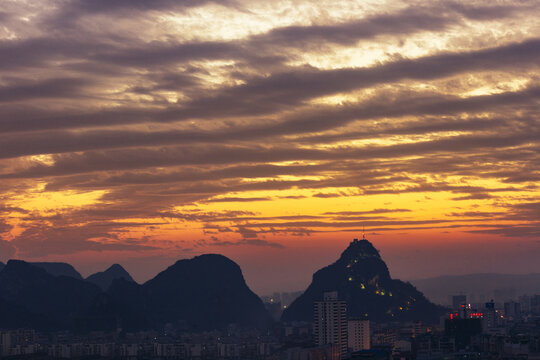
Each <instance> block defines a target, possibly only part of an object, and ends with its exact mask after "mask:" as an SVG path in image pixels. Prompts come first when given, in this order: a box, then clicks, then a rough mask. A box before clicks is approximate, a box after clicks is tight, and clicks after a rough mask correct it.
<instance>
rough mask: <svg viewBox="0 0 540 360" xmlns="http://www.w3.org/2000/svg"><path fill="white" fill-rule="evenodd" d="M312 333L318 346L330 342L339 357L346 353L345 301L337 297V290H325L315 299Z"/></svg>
mask: <svg viewBox="0 0 540 360" xmlns="http://www.w3.org/2000/svg"><path fill="white" fill-rule="evenodd" d="M314 315H315V316H314V325H313V335H314V337H315V343H316V344H317V345H318V346H322V345H327V344H332V345H334V346H335V347H336V348H337V349H339V355H340V357H341V359H343V358H345V357H346V355H347V340H348V339H347V327H348V324H347V303H346V302H345V301H342V300H339V299H338V293H337V291H332V292H325V293H324V294H323V299H322V301H315V311H314Z"/></svg>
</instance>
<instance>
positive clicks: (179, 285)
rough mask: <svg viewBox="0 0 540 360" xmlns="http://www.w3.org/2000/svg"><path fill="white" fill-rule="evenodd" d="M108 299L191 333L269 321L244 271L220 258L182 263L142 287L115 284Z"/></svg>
mask: <svg viewBox="0 0 540 360" xmlns="http://www.w3.org/2000/svg"><path fill="white" fill-rule="evenodd" d="M107 294H108V295H110V296H111V298H112V299H113V300H114V301H117V302H119V303H124V304H126V306H127V308H128V309H129V311H132V312H134V313H138V314H146V319H140V320H141V321H143V320H144V321H149V322H150V323H151V324H153V326H154V327H161V326H163V325H165V324H168V323H169V324H172V325H173V326H176V327H179V328H185V329H190V330H209V329H220V328H224V327H226V326H227V325H229V324H231V323H235V324H238V325H240V326H245V327H266V326H268V325H270V323H271V318H270V315H269V314H268V312H267V311H266V309H265V307H264V305H263V303H262V301H261V300H260V299H259V297H258V296H257V295H255V294H254V293H253V292H252V291H251V290H250V289H249V288H248V286H247V285H246V282H245V280H244V277H243V276H242V271H241V270H240V267H239V266H238V265H237V264H236V263H234V262H233V261H232V260H230V259H228V258H226V257H225V256H222V255H213V254H208V255H201V256H197V257H195V258H193V259H188V260H179V261H177V262H176V263H175V264H174V265H172V266H170V267H169V268H167V269H166V270H164V271H162V272H161V273H159V274H158V275H157V276H156V277H155V278H153V279H151V280H149V281H147V282H146V283H145V284H143V285H137V284H135V283H130V282H128V281H125V280H123V279H122V280H115V281H114V282H113V284H112V285H111V287H110V288H109V290H108V291H107Z"/></svg>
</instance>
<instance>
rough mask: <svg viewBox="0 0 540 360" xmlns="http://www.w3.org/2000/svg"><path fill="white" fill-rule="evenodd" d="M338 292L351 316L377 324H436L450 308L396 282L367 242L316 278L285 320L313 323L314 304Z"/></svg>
mask: <svg viewBox="0 0 540 360" xmlns="http://www.w3.org/2000/svg"><path fill="white" fill-rule="evenodd" d="M327 291H337V292H338V296H339V298H340V299H341V300H345V301H347V313H348V314H347V315H348V316H349V317H356V318H367V319H370V320H373V321H376V322H384V321H397V320H401V321H412V320H421V321H424V322H430V323H435V322H438V321H439V316H440V315H442V314H443V313H444V312H445V311H446V309H444V308H443V307H440V306H437V305H435V304H433V303H431V302H430V301H429V300H427V299H426V297H425V296H424V295H423V294H422V293H421V292H420V291H418V290H417V289H416V288H415V287H414V286H413V285H411V284H410V283H405V282H403V281H400V280H394V279H392V278H391V277H390V273H389V272H388V268H387V266H386V264H385V263H384V261H383V260H382V259H381V257H380V255H379V252H378V251H377V250H376V249H375V248H374V247H373V245H372V244H371V243H370V242H369V241H367V240H360V241H358V240H355V241H353V242H352V243H351V244H350V245H349V247H348V248H347V249H346V250H345V251H344V252H343V253H342V254H341V257H340V258H339V259H338V260H337V261H336V262H335V263H333V264H332V265H329V266H327V267H325V268H323V269H320V270H319V271H317V272H316V273H315V274H314V275H313V281H312V282H311V284H310V285H309V287H308V288H307V290H306V291H305V292H304V293H303V294H302V295H301V296H300V297H299V298H297V299H296V300H295V301H294V302H293V303H292V304H291V305H290V306H289V307H288V308H287V309H286V310H285V311H284V312H283V315H282V317H281V319H282V320H283V321H312V320H313V303H314V302H315V301H318V300H322V298H323V293H324V292H327Z"/></svg>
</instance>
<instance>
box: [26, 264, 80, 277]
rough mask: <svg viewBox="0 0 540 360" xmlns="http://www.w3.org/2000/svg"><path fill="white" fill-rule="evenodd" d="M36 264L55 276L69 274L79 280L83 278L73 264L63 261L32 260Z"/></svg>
mask: <svg viewBox="0 0 540 360" xmlns="http://www.w3.org/2000/svg"><path fill="white" fill-rule="evenodd" d="M30 264H32V265H34V266H37V267H39V268H42V269H44V270H45V271H47V272H48V273H49V274H51V275H53V276H62V275H63V276H69V277H72V278H74V279H77V280H82V279H83V278H82V276H81V274H79V272H78V271H77V270H75V268H74V267H73V266H71V265H70V264H67V263H62V262H32V263H30Z"/></svg>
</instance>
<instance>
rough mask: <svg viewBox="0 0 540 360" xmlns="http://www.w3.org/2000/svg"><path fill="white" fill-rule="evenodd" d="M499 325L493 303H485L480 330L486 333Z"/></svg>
mask: <svg viewBox="0 0 540 360" xmlns="http://www.w3.org/2000/svg"><path fill="white" fill-rule="evenodd" d="M498 325H499V319H498V315H497V311H496V310H495V303H494V302H493V300H491V301H490V302H487V303H486V306H485V308H484V317H483V322H482V328H483V330H484V332H488V331H489V329H492V328H496V327H497V326H498Z"/></svg>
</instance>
